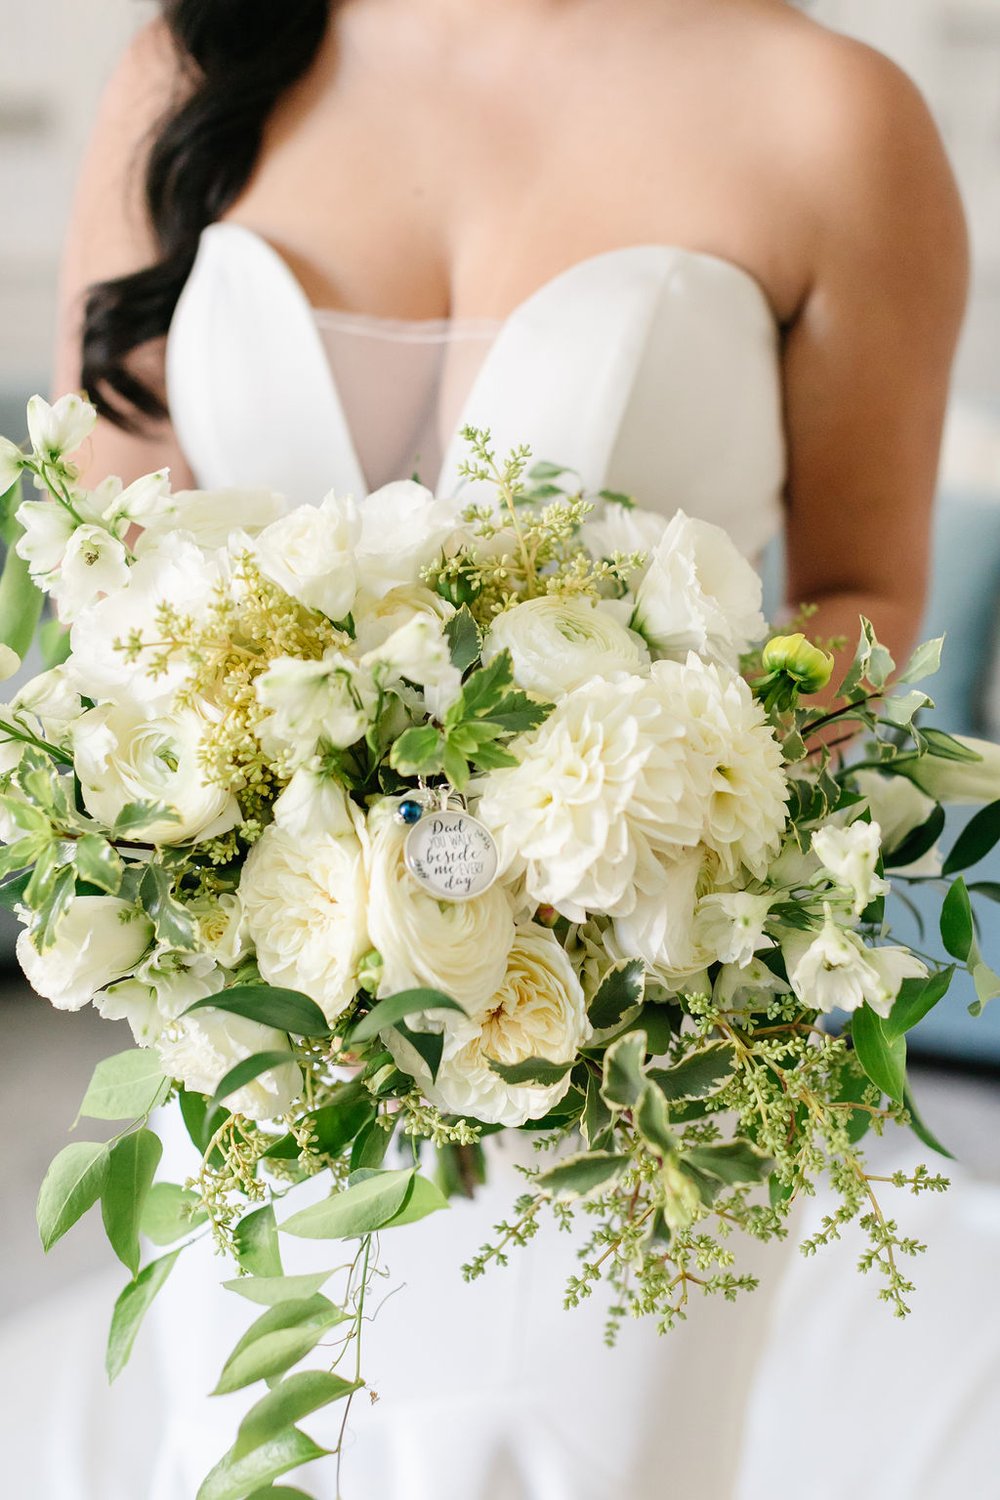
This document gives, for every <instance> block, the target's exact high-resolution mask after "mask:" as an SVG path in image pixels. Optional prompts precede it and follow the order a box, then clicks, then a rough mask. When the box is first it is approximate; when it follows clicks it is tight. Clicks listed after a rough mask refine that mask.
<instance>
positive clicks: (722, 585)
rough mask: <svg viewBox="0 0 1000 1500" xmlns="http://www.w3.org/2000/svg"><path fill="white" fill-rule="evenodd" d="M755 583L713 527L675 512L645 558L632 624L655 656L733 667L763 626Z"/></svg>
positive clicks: (757, 581) (750, 571)
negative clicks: (690, 657)
mask: <svg viewBox="0 0 1000 1500" xmlns="http://www.w3.org/2000/svg"><path fill="white" fill-rule="evenodd" d="M761 598H762V585H761V581H760V578H759V577H758V575H757V574H756V573H755V572H754V570H753V568H752V567H751V566H750V564H749V563H748V562H747V561H746V559H745V558H744V557H743V556H742V555H741V554H740V553H739V552H738V551H737V550H736V548H735V546H734V545H733V543H732V541H731V540H730V538H729V537H728V535H727V534H726V532H724V531H723V530H722V528H721V527H720V526H713V525H712V524H711V523H710V522H708V521H696V520H692V519H691V517H689V516H686V515H685V514H684V512H683V511H682V510H679V511H678V512H677V514H676V515H675V516H674V518H673V520H672V521H671V522H670V525H669V526H668V527H667V529H666V531H665V532H664V533H663V537H662V539H661V541H660V543H659V545H658V546H657V548H656V551H655V552H654V553H653V555H652V557H651V558H650V561H649V567H648V569H647V570H646V573H645V576H644V577H643V580H642V582H641V584H640V585H639V588H638V591H637V593H636V601H635V613H634V615H633V617H632V624H633V626H634V628H635V629H636V630H638V631H639V633H640V634H641V635H642V636H643V638H644V639H645V640H646V641H648V642H649V644H650V646H651V647H652V648H653V649H654V650H655V651H656V652H657V653H658V654H660V655H661V656H674V657H681V658H683V657H684V656H686V655H687V653H688V652H689V651H697V652H699V653H700V654H701V655H703V656H709V657H711V658H712V659H713V660H715V661H718V662H720V663H721V664H722V665H724V666H727V667H731V668H734V669H735V667H736V666H737V664H738V661H739V657H740V653H741V652H743V651H746V650H747V648H748V646H750V645H751V643H752V642H754V641H757V640H760V639H761V637H762V636H763V635H764V633H765V630H766V628H767V626H766V623H765V621H764V617H763V615H762V614H761V612H760V606H761Z"/></svg>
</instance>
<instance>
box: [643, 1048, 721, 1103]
mask: <svg viewBox="0 0 1000 1500" xmlns="http://www.w3.org/2000/svg"><path fill="white" fill-rule="evenodd" d="M734 1062H735V1053H734V1051H733V1049H732V1047H730V1046H729V1045H728V1044H727V1043H720V1044H719V1045H718V1046H712V1047H706V1048H705V1049H704V1051H703V1052H695V1053H693V1054H692V1056H691V1057H686V1058H685V1059H684V1061H683V1062H680V1063H678V1064H677V1065H676V1067H673V1068H653V1069H651V1071H650V1074H649V1077H650V1079H651V1080H652V1082H653V1083H655V1084H656V1086H657V1088H658V1089H659V1090H660V1092H661V1094H662V1095H663V1097H664V1098H665V1099H671V1100H673V1099H704V1098H706V1097H707V1096H708V1095H709V1094H714V1093H716V1092H717V1091H718V1090H719V1089H720V1088H721V1087H722V1085H723V1083H725V1081H726V1079H727V1078H730V1077H731V1076H732V1072H733V1066H734Z"/></svg>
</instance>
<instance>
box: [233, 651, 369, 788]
mask: <svg viewBox="0 0 1000 1500" xmlns="http://www.w3.org/2000/svg"><path fill="white" fill-rule="evenodd" d="M255 689H256V693H257V701H258V703H260V705H261V707H262V708H266V709H268V710H269V712H268V714H267V717H266V718H264V719H263V720H261V722H260V724H259V725H258V729H257V734H258V738H259V740H260V742H261V745H262V747H263V749H264V753H265V754H266V755H267V756H269V757H270V758H272V759H279V758H280V759H282V760H284V761H285V763H286V764H287V765H289V766H291V767H295V766H301V765H304V764H305V762H306V761H308V760H309V759H310V758H311V757H312V756H313V755H315V753H316V750H317V747H318V746H319V744H320V742H321V741H325V742H326V743H327V744H328V745H333V746H335V747H336V748H338V749H346V748H347V746H348V745H353V744H355V743H356V742H357V741H358V740H359V739H361V737H362V735H363V734H364V733H365V731H366V730H367V728H368V726H369V724H370V723H371V721H372V718H373V716H374V713H375V708H376V705H377V703H378V693H377V690H376V687H375V684H374V682H373V680H372V677H371V673H370V672H369V671H368V670H367V668H366V667H364V666H359V665H358V664H357V662H355V661H353V660H352V659H351V658H350V657H349V656H348V655H347V654H346V652H344V651H341V650H339V649H338V648H337V647H336V646H331V647H330V648H329V650H327V651H326V652H324V654H323V656H322V657H321V658H320V660H319V661H303V660H301V659H300V658H297V657H293V656H279V657H277V658H276V660H274V661H272V662H271V664H270V666H269V667H268V669H267V671H266V672H263V673H261V675H260V677H258V678H257V681H256V684H255Z"/></svg>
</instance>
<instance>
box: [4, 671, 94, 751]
mask: <svg viewBox="0 0 1000 1500" xmlns="http://www.w3.org/2000/svg"><path fill="white" fill-rule="evenodd" d="M12 706H13V708H15V709H20V710H26V711H27V712H28V713H29V714H31V715H33V717H34V718H35V719H37V720H38V723H39V724H40V726H41V728H42V730H43V732H44V734H45V737H46V739H48V740H51V741H52V743H53V744H56V745H65V744H66V743H67V741H68V737H69V730H70V727H71V726H72V725H73V724H74V723H75V721H76V720H77V719H78V718H79V717H80V715H81V714H82V713H83V704H82V703H81V701H80V694H79V693H78V692H77V690H76V688H75V686H74V685H73V682H72V680H71V678H70V674H69V672H68V671H67V669H66V666H65V664H61V665H60V666H58V667H50V668H49V669H48V671H46V672H39V673H38V674H37V676H35V677H32V678H30V679H29V681H28V682H26V683H25V684H24V685H23V687H20V688H18V691H17V695H16V697H15V698H14V702H13V705H12Z"/></svg>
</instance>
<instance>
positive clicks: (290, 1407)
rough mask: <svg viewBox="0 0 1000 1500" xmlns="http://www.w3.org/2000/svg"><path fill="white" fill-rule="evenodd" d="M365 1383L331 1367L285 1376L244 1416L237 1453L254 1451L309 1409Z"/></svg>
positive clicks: (341, 1396) (323, 1404)
mask: <svg viewBox="0 0 1000 1500" xmlns="http://www.w3.org/2000/svg"><path fill="white" fill-rule="evenodd" d="M362 1383H363V1382H361V1381H360V1380H344V1379H343V1378H342V1377H341V1376H340V1375H333V1374H331V1373H330V1372H329V1371H328V1370H300V1371H299V1372H298V1373H297V1374H295V1375H286V1376H285V1378H284V1380H282V1381H280V1382H279V1383H278V1385H276V1386H275V1387H274V1388H273V1390H270V1391H268V1393H267V1395H266V1396H264V1397H263V1398H262V1399H261V1400H260V1401H258V1402H257V1405H256V1406H252V1407H251V1408H250V1410H249V1411H248V1412H247V1414H246V1416H245V1417H244V1418H243V1421H242V1422H241V1423H240V1430H239V1434H238V1436H237V1438H236V1442H235V1443H234V1444H233V1450H232V1451H233V1454H234V1456H235V1457H237V1458H242V1457H243V1455H244V1454H246V1453H252V1452H253V1450H254V1449H255V1448H260V1447H262V1446H263V1444H265V1443H269V1442H270V1441H271V1440H272V1438H276V1437H278V1436H279V1435H280V1434H281V1433H282V1432H284V1431H285V1429H286V1428H287V1427H291V1426H293V1424H294V1423H296V1422H300V1421H301V1420H302V1418H303V1417H307V1416H308V1415H309V1413H310V1412H314V1411H318V1410H319V1409H320V1407H323V1406H329V1405H330V1403H331V1402H333V1401H340V1400H342V1399H343V1398H344V1397H345V1396H349V1395H350V1394H351V1392H352V1391H356V1390H357V1389H358V1387H359V1386H360V1385H361V1384H362Z"/></svg>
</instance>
